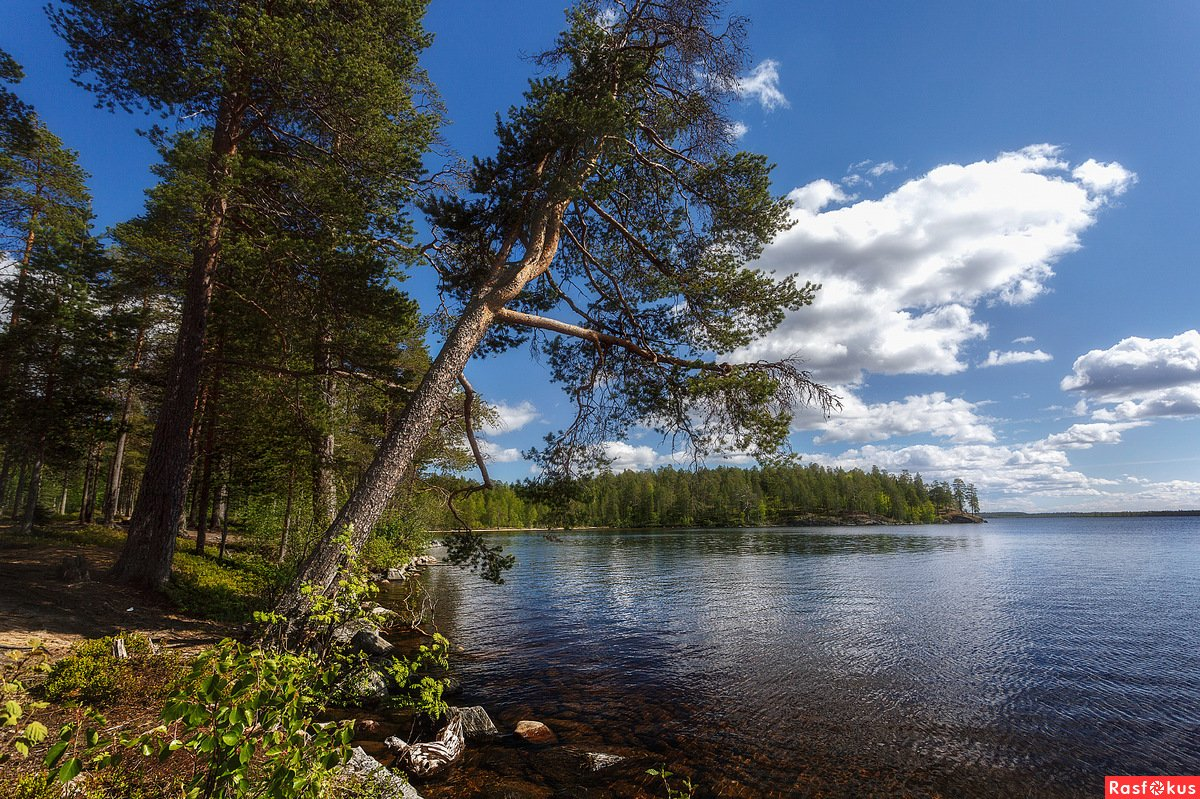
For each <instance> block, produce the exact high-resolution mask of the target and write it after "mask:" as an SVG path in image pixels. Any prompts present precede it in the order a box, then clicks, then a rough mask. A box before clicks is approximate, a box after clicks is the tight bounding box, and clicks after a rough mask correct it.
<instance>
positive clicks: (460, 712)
mask: <svg viewBox="0 0 1200 799" xmlns="http://www.w3.org/2000/svg"><path fill="white" fill-rule="evenodd" d="M450 713H451V718H458V719H459V720H460V721H461V722H462V729H463V736H464V737H466V739H467V740H468V741H473V740H475V739H476V738H486V737H488V736H489V735H499V734H500V730H498V729H496V725H495V724H493V723H492V719H491V717H490V716H488V714H487V711H486V710H484V709H483V708H482V707H481V706H479V705H475V706H474V707H452V708H450Z"/></svg>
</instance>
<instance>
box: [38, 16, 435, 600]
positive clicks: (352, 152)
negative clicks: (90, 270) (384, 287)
mask: <svg viewBox="0 0 1200 799" xmlns="http://www.w3.org/2000/svg"><path fill="white" fill-rule="evenodd" d="M423 12H424V3H423V2H421V1H420V0H387V1H384V0H279V2H273V3H268V4H263V3H255V2H249V1H248V0H224V1H221V2H218V0H145V2H138V3H128V2H125V0H68V1H67V2H64V3H63V4H62V5H60V6H57V7H54V8H52V11H51V19H52V21H53V23H54V25H55V27H56V29H57V30H58V32H59V33H60V34H61V35H62V36H63V38H64V39H65V40H66V42H67V45H68V58H69V59H70V61H71V64H72V67H73V68H74V70H75V73H76V75H77V76H78V77H79V79H80V80H81V81H82V82H83V84H84V85H85V86H87V87H88V88H90V89H92V90H93V91H95V92H96V93H97V95H98V97H99V100H100V102H101V103H102V104H104V105H106V106H108V107H110V108H118V107H119V108H125V109H132V108H134V107H142V108H146V109H149V110H152V111H157V112H161V113H163V114H164V115H183V114H186V115H187V118H188V120H189V121H188V124H189V125H200V126H201V127H202V128H203V129H204V139H205V142H204V143H205V174H204V178H203V180H202V181H201V182H200V183H199V185H198V186H197V187H196V191H197V196H196V198H195V203H194V206H195V208H196V209H197V213H196V219H195V223H194V227H193V228H192V230H191V231H189V242H188V247H189V251H190V263H189V265H188V272H187V278H186V282H185V284H184V285H185V290H184V293H183V305H182V312H181V318H180V324H179V328H178V329H179V333H178V338H177V341H176V345H175V350H174V355H173V359H172V367H171V371H170V374H169V375H168V380H167V385H166V391H165V393H164V396H163V401H162V403H161V406H160V407H159V409H158V414H157V422H156V425H155V431H154V436H153V440H152V443H151V447H150V452H149V455H148V458H147V463H146V469H145V473H144V476H143V479H142V486H141V489H140V490H139V492H138V501H137V505H136V507H135V509H134V513H133V518H132V519H131V521H130V528H129V538H128V541H127V543H126V546H125V548H124V550H123V551H122V553H121V556H120V558H119V559H118V561H117V565H116V567H115V573H116V574H117V575H118V576H119V577H121V578H123V579H125V580H127V581H129V582H135V583H146V584H151V585H159V584H161V583H163V582H164V581H165V580H166V578H167V576H168V575H169V573H170V567H171V558H172V555H173V552H174V546H175V535H176V530H177V527H178V523H179V518H180V515H181V512H182V510H183V507H184V502H185V494H186V486H187V483H188V478H189V472H190V468H191V462H192V458H191V443H190V439H191V433H192V430H193V426H194V421H195V412H196V406H197V399H198V397H199V394H200V387H201V382H202V377H203V370H204V355H205V348H206V336H207V332H208V322H209V311H210V307H211V304H212V300H213V294H214V289H215V286H216V283H217V280H218V276H219V270H220V269H221V266H222V258H223V249H224V245H225V244H226V237H227V233H228V222H229V218H230V213H231V198H232V194H231V193H232V191H233V189H234V187H235V186H236V184H237V183H238V182H239V181H241V180H244V179H245V177H246V176H245V175H243V174H242V172H241V170H242V166H243V164H242V160H241V158H242V155H243V152H244V151H245V150H246V149H247V148H248V146H249V144H250V143H251V142H252V141H258V142H265V143H269V144H270V145H272V146H273V147H274V148H275V149H276V151H277V154H278V155H279V161H280V163H282V164H287V163H301V162H304V161H306V160H308V159H309V158H311V157H314V156H318V155H321V156H324V155H328V156H330V157H329V158H328V159H326V161H325V163H326V164H327V168H328V169H330V170H333V171H334V173H338V172H339V171H340V173H341V174H342V175H343V176H344V180H345V182H346V184H347V185H355V184H356V183H357V182H358V181H357V179H358V178H359V177H360V176H359V175H358V174H355V169H356V168H358V167H363V166H364V165H368V164H369V165H370V174H371V175H372V176H373V177H375V176H378V175H379V174H380V172H381V171H382V170H392V172H393V173H394V174H395V175H396V179H393V180H391V181H390V182H389V183H388V187H389V189H391V190H393V191H396V192H397V197H396V198H395V199H396V201H397V202H399V201H401V200H403V199H404V198H405V197H406V196H407V195H408V194H409V193H411V191H412V184H413V182H414V181H415V179H416V178H417V176H419V174H420V170H421V165H420V158H421V155H422V153H423V152H424V149H425V147H426V146H427V144H428V141H429V139H430V136H431V135H432V129H433V126H434V124H435V120H434V118H433V117H432V116H431V115H430V114H429V113H427V112H426V111H425V110H422V109H421V108H419V107H418V106H417V105H416V102H415V100H414V97H415V95H417V94H418V93H419V92H420V91H421V89H422V87H423V86H424V78H423V74H422V73H421V72H420V70H419V69H418V67H417V62H416V58H417V54H418V53H419V51H420V50H421V49H422V48H423V47H425V46H426V45H427V44H428V37H427V36H426V34H425V33H424V32H423V31H422V29H421V27H420V20H421V16H422V14H423ZM367 154H369V155H370V159H368V158H366V157H365V156H366V155H367ZM367 185H370V181H368V183H367ZM392 219H394V220H396V221H394V222H391V223H389V224H388V227H389V228H391V232H392V233H394V234H396V235H395V236H394V238H395V239H396V240H397V241H399V242H400V243H401V244H403V241H404V238H405V236H406V234H407V232H408V228H407V224H406V223H405V221H404V217H403V216H402V215H399V214H397V215H395V216H394V217H392Z"/></svg>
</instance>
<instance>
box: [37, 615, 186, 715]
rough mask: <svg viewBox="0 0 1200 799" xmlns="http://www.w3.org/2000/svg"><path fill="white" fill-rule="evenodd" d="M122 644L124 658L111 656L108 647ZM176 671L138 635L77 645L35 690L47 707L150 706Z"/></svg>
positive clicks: (174, 662)
mask: <svg viewBox="0 0 1200 799" xmlns="http://www.w3.org/2000/svg"><path fill="white" fill-rule="evenodd" d="M117 638H122V639H124V641H125V650H126V652H127V653H128V655H129V657H128V658H118V657H116V656H115V655H114V654H113V642H114V641H116V639H117ZM179 668H180V661H179V658H178V657H177V656H175V655H172V654H157V653H155V652H154V651H153V649H152V647H151V645H150V640H149V639H148V638H146V636H144V635H142V634H141V633H126V634H124V635H120V636H116V635H110V636H106V637H104V638H94V639H88V640H86V641H80V642H79V643H78V644H75V646H73V647H71V652H70V654H69V655H67V656H66V657H64V658H62V659H61V660H59V661H57V662H56V663H54V665H52V666H51V667H50V670H49V672H48V673H47V675H46V681H45V682H44V683H42V685H41V686H40V687H39V688H38V693H39V694H41V695H42V697H43V698H45V699H48V700H50V701H52V702H59V703H70V704H79V705H87V706H90V707H105V706H107V705H111V704H114V703H117V702H135V701H136V702H143V701H146V700H150V701H154V700H157V699H160V698H162V697H164V696H166V693H167V689H168V687H169V685H170V683H171V682H172V681H173V680H174V678H175V675H176V674H177V673H178V671H179Z"/></svg>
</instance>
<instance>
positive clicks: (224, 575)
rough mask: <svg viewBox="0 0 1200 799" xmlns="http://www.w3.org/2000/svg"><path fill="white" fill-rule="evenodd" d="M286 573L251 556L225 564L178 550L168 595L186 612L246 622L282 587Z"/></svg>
mask: <svg viewBox="0 0 1200 799" xmlns="http://www.w3.org/2000/svg"><path fill="white" fill-rule="evenodd" d="M284 577H285V575H284V572H283V571H282V570H281V569H280V568H279V567H278V566H275V565H274V564H268V563H265V562H264V561H262V560H258V559H254V558H251V557H248V556H242V557H239V558H237V559H227V560H226V561H225V562H224V563H221V562H219V561H217V560H216V559H214V558H211V557H208V556H206V555H196V554H194V553H191V552H176V553H175V561H174V568H173V569H172V572H171V581H170V582H169V583H168V584H167V587H166V594H167V596H168V597H170V599H171V601H172V602H173V603H175V605H176V606H177V607H178V608H179V609H180V610H182V611H184V612H185V613H188V614H190V615H193V616H197V617H200V618H204V619H213V620H215V621H228V622H243V621H247V620H248V619H249V618H250V616H251V614H252V613H253V612H254V611H255V610H259V609H261V608H263V607H264V606H265V605H266V602H267V597H268V596H269V595H270V594H271V593H272V592H273V591H275V590H277V589H278V588H279V586H280V585H281V584H282V582H283V580H284Z"/></svg>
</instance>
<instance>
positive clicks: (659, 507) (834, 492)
mask: <svg viewBox="0 0 1200 799" xmlns="http://www.w3.org/2000/svg"><path fill="white" fill-rule="evenodd" d="M453 485H454V484H453V483H448V484H447V487H448V488H451V487H453ZM979 510H980V508H979V498H978V493H977V492H976V490H975V486H974V484H972V483H967V482H965V481H964V480H962V479H960V478H955V479H954V480H952V481H932V482H929V483H926V482H925V481H924V480H923V479H922V477H921V475H920V474H916V475H912V474H909V473H908V472H902V473H901V474H899V475H893V474H890V473H888V472H885V471H882V470H880V469H878V468H875V469H872V470H871V471H869V472H865V471H862V470H860V469H849V470H847V469H838V468H827V467H823V466H819V465H815V464H813V465H807V466H801V465H793V466H773V467H761V468H750V469H747V468H737V467H731V466H722V467H717V468H711V469H710V468H701V469H694V470H693V469H677V468H671V467H666V468H662V469H658V470H655V471H642V472H632V471H630V472H622V473H619V474H602V475H599V476H595V477H590V478H586V479H582V480H579V481H577V482H574V483H571V484H569V485H561V486H558V487H553V486H546V485H544V484H542V483H538V482H536V481H527V482H523V483H516V484H511V485H510V484H497V485H495V486H493V487H492V489H491V490H490V491H486V492H478V493H473V494H470V495H469V496H467V497H465V498H464V499H462V500H461V501H459V502H457V503H456V504H455V513H454V514H452V513H450V512H449V511H447V512H444V513H443V514H442V515H441V517H440V519H439V520H438V521H437V522H436V523H438V524H440V525H441V526H442V528H443V529H453V527H454V525H455V524H464V523H465V524H466V525H468V526H470V527H473V528H477V529H489V528H506V527H507V528H539V527H613V528H617V527H742V526H759V525H774V524H789V523H806V522H812V521H816V520H820V519H827V520H830V521H835V522H836V521H837V520H841V519H847V518H850V517H852V516H854V515H860V516H861V515H865V516H868V517H870V518H872V519H874V520H878V521H883V520H887V521H890V522H893V523H896V524H930V523H934V522H937V521H939V520H940V519H941V518H942V516H943V515H944V514H945V513H946V512H948V511H958V512H960V513H971V514H978V513H979Z"/></svg>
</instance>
